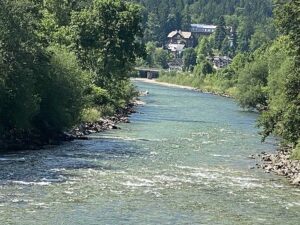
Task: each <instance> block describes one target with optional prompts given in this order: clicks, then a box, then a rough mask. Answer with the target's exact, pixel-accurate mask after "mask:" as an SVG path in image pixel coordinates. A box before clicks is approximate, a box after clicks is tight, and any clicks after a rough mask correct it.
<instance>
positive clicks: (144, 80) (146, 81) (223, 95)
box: [132, 78, 233, 98]
mask: <svg viewBox="0 0 300 225" xmlns="http://www.w3.org/2000/svg"><path fill="white" fill-rule="evenodd" d="M132 80H136V81H141V82H145V83H150V84H158V85H163V86H166V87H177V88H182V89H187V90H193V91H198V92H201V93H207V94H213V95H217V96H222V97H226V98H233V96H230V95H229V94H225V93H218V92H215V91H204V90H201V89H199V88H195V87H191V86H186V85H179V84H174V83H167V82H163V81H159V80H157V79H152V80H149V79H146V78H133V79H132Z"/></svg>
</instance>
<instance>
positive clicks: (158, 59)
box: [154, 48, 169, 69]
mask: <svg viewBox="0 0 300 225" xmlns="http://www.w3.org/2000/svg"><path fill="white" fill-rule="evenodd" d="M168 58H169V54H168V51H166V50H164V49H162V48H157V49H156V50H155V55H154V59H155V64H156V65H158V66H160V67H161V68H163V69H167V68H169V66H168Z"/></svg>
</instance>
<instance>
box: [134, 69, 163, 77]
mask: <svg viewBox="0 0 300 225" xmlns="http://www.w3.org/2000/svg"><path fill="white" fill-rule="evenodd" d="M135 70H136V71H138V73H139V77H140V78H148V79H153V78H158V77H159V72H160V71H161V70H160V69H157V68H141V67H136V68H135Z"/></svg>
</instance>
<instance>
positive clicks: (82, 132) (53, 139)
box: [0, 99, 142, 151]
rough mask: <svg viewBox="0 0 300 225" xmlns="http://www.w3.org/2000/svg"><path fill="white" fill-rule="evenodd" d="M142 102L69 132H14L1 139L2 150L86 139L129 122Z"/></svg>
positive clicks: (0, 146)
mask: <svg viewBox="0 0 300 225" xmlns="http://www.w3.org/2000/svg"><path fill="white" fill-rule="evenodd" d="M140 104H142V102H140V101H139V100H138V99H134V100H133V101H132V102H130V103H129V104H128V105H127V106H126V107H124V108H121V109H119V110H117V112H116V114H115V115H114V116H109V117H104V118H99V120H98V121H96V122H93V123H90V122H89V123H81V124H79V125H78V126H76V127H75V128H73V129H71V130H70V131H68V132H64V133H59V134H56V133H55V134H51V135H49V136H47V137H41V136H40V135H39V134H38V133H35V132H32V131H30V132H18V133H17V132H14V130H12V131H11V134H9V135H7V136H5V137H2V139H0V151H19V150H38V149H43V148H44V147H45V146H49V145H59V144H62V143H63V142H67V141H73V140H76V139H81V140H86V139H88V137H87V135H89V134H93V133H98V132H102V131H105V130H109V129H119V128H118V126H117V124H118V123H129V118H128V116H129V115H130V114H132V113H135V112H136V111H135V107H136V106H137V105H140Z"/></svg>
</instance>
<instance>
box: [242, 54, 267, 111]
mask: <svg viewBox="0 0 300 225" xmlns="http://www.w3.org/2000/svg"><path fill="white" fill-rule="evenodd" d="M267 77H268V65H267V63H266V62H265V61H264V60H263V59H258V60H255V61H253V62H250V63H248V64H246V66H245V68H244V69H243V70H242V71H241V72H240V74H239V79H238V84H237V88H238V95H237V100H238V102H239V104H240V105H241V106H242V107H244V108H254V109H261V108H264V107H265V106H266V105H267V92H266V86H267Z"/></svg>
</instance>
